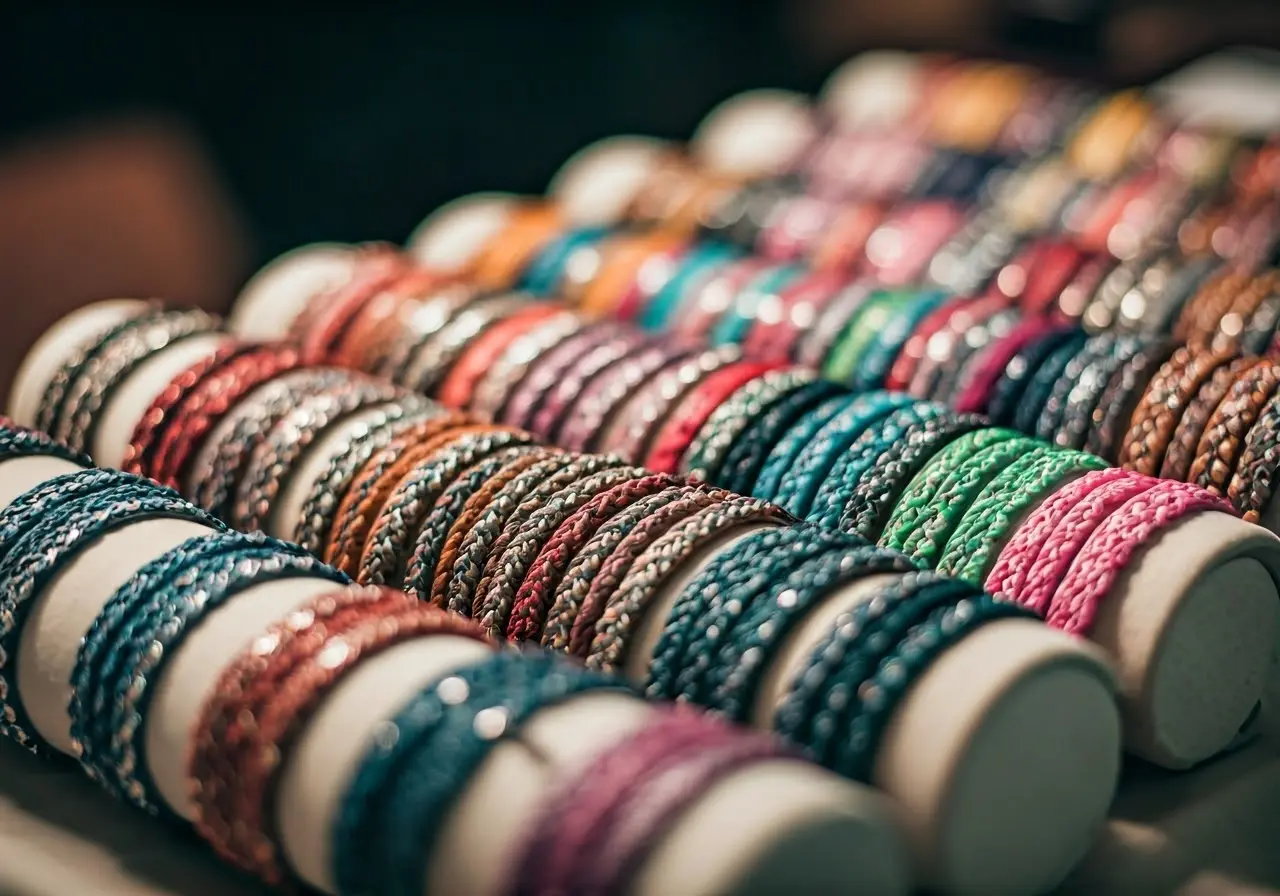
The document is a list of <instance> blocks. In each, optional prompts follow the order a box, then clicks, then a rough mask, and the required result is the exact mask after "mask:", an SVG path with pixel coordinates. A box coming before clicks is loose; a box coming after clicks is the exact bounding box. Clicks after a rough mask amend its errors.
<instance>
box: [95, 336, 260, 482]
mask: <svg viewBox="0 0 1280 896" xmlns="http://www.w3.org/2000/svg"><path fill="white" fill-rule="evenodd" d="M257 348H258V346H256V345H254V344H242V343H237V342H234V341H232V340H231V338H230V337H227V340H226V342H225V343H224V344H223V345H221V346H219V347H218V348H217V349H215V350H214V351H213V352H212V353H210V354H208V355H205V356H204V357H203V358H201V359H200V360H199V361H196V362H195V363H194V364H192V365H191V366H190V367H188V368H187V369H186V370H184V371H182V373H180V374H178V375H177V376H176V377H174V378H173V379H172V380H170V381H169V384H168V385H167V386H165V388H164V391H162V392H161V393H160V394H159V395H157V396H156V397H155V398H154V399H153V400H152V402H151V404H150V406H148V408H147V410H146V412H145V413H144V414H143V415H142V418H141V419H139V420H138V423H137V425H136V426H134V428H133V434H132V435H131V436H130V437H129V444H128V446H127V447H126V448H125V451H124V458H123V459H122V460H121V462H120V469H122V470H124V471H125V472H126V473H132V474H134V475H135V476H149V477H152V478H155V473H156V472H157V471H156V469H155V455H156V451H157V450H158V449H159V447H160V440H161V438H162V437H163V435H164V432H165V430H166V429H168V428H169V427H170V426H172V425H173V423H174V421H173V419H172V418H173V415H174V412H175V410H176V409H177V408H179V407H181V405H182V404H183V403H184V402H185V401H187V399H188V398H190V396H191V393H192V392H193V391H194V390H195V389H196V387H197V386H199V385H200V383H201V381H203V380H204V379H206V378H207V377H210V376H213V375H215V374H217V373H219V372H221V371H222V370H223V369H225V368H226V366H227V364H228V363H229V362H231V361H234V360H235V359H236V358H237V357H240V356H242V355H245V354H247V353H248V352H252V351H255V350H256V349H257Z"/></svg>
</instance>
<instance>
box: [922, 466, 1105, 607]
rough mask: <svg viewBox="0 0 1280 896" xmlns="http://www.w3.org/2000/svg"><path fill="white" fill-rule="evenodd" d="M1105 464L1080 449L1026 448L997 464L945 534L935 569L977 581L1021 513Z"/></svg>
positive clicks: (1015, 527) (1017, 526)
mask: <svg viewBox="0 0 1280 896" xmlns="http://www.w3.org/2000/svg"><path fill="white" fill-rule="evenodd" d="M1105 468H1106V462H1105V461H1103V460H1101V459H1100V458H1096V457H1094V456H1093V455H1091V454H1085V453H1084V452H1081V451H1070V450H1061V451H1052V450H1043V449H1042V450H1037V451H1030V452H1028V453H1026V454H1024V455H1022V456H1021V457H1019V458H1017V459H1016V460H1014V461H1013V463H1011V464H1009V466H1007V467H1005V468H1004V469H1003V470H1001V471H1000V472H999V473H998V474H997V475H996V477H995V478H994V479H992V480H991V481H990V482H989V483H987V485H986V487H985V488H984V489H983V490H982V492H981V493H980V494H979V495H978V497H977V498H975V499H974V502H973V504H972V505H971V506H970V507H969V509H968V510H966V511H965V514H964V516H963V518H961V520H960V523H959V525H957V526H956V529H955V531H954V532H952V533H951V536H950V537H949V538H948V539H947V543H946V547H945V549H944V550H943V552H942V557H941V559H939V561H938V564H937V569H938V572H940V573H942V574H943V575H950V576H954V577H956V578H959V579H964V580H966V581H969V582H973V583H975V584H978V585H981V584H982V583H983V581H984V580H985V578H986V575H987V569H988V567H989V566H990V565H991V563H992V561H993V560H994V559H995V557H996V556H997V555H998V554H999V548H1000V545H1001V544H1002V543H1003V542H1004V541H1005V540H1006V539H1007V538H1008V537H1009V536H1010V534H1011V533H1013V532H1016V531H1017V530H1018V528H1019V523H1020V521H1021V520H1022V518H1023V517H1024V515H1025V514H1026V513H1027V512H1028V511H1029V510H1031V509H1032V508H1033V507H1034V506H1035V505H1036V504H1037V503H1038V502H1039V501H1040V500H1041V499H1042V498H1043V497H1044V496H1045V495H1046V494H1051V493H1053V492H1054V491H1056V490H1057V489H1058V488H1059V487H1060V486H1061V485H1062V483H1063V482H1065V481H1067V480H1070V479H1075V478H1079V477H1080V476H1081V475H1083V474H1085V473H1089V472H1092V471H1095V470H1102V469H1105Z"/></svg>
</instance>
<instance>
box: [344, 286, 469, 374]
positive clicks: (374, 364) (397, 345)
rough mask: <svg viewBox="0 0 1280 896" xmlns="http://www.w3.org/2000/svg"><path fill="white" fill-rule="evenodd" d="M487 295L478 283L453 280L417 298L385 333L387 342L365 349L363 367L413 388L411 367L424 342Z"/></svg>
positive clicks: (384, 337) (427, 342) (384, 336)
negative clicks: (402, 317)
mask: <svg viewBox="0 0 1280 896" xmlns="http://www.w3.org/2000/svg"><path fill="white" fill-rule="evenodd" d="M402 282H403V281H402ZM485 295H486V294H485V293H484V292H482V291H481V290H480V288H479V287H478V286H476V285H475V284H462V283H453V284H450V285H449V286H447V287H444V288H442V289H434V290H432V291H431V292H430V293H429V294H428V295H427V296H426V297H424V298H422V299H419V300H418V301H417V302H415V304H414V307H413V310H412V311H411V312H408V313H407V314H406V315H405V318H404V320H403V321H401V322H399V326H398V327H396V328H395V329H390V330H389V331H388V332H385V333H383V334H382V339H383V341H384V343H385V344H384V345H382V346H379V347H377V348H374V347H372V346H371V347H369V348H367V349H366V353H365V354H366V361H365V363H364V364H362V365H361V367H362V369H367V370H368V371H369V373H371V374H373V375H374V376H377V377H379V378H381V379H386V380H391V382H393V383H395V384H396V385H398V386H404V387H406V388H410V387H411V386H412V383H413V380H412V378H411V377H410V374H409V368H410V365H412V364H414V363H415V362H416V361H418V360H419V358H418V355H419V354H420V353H421V350H422V348H423V346H426V345H428V344H429V343H430V342H431V340H433V339H435V338H436V337H437V336H439V335H440V332H441V331H442V330H443V329H444V328H445V327H447V326H448V325H449V324H451V323H452V322H453V321H455V320H456V319H457V318H458V316H459V315H461V314H462V313H463V312H465V311H466V310H467V309H468V308H470V307H471V306H472V305H473V304H475V303H476V302H480V301H483V299H484V297H485Z"/></svg>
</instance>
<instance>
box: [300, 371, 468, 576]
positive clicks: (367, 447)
mask: <svg viewBox="0 0 1280 896" xmlns="http://www.w3.org/2000/svg"><path fill="white" fill-rule="evenodd" d="M443 413H444V411H443V409H442V408H441V407H440V406H439V405H437V404H435V402H433V401H431V400H430V399H427V398H422V397H420V396H416V395H413V396H405V397H403V398H401V399H400V400H399V401H396V402H394V403H392V404H381V405H374V406H373V407H372V408H370V409H369V410H368V411H367V412H365V413H361V414H359V416H358V417H352V418H348V419H347V421H345V422H346V423H348V424H352V423H358V424H359V425H357V426H351V427H350V429H349V431H348V432H346V433H344V436H343V440H342V443H341V444H340V445H339V446H338V449H337V451H335V452H334V453H333V454H332V455H331V456H330V458H329V463H328V464H327V465H326V466H325V469H324V472H323V473H321V474H320V476H319V478H317V479H316V480H315V482H314V483H312V485H311V490H310V492H309V493H308V494H307V497H306V499H305V500H304V501H303V504H302V512H301V514H300V515H299V519H298V523H297V525H296V526H295V528H294V530H293V540H294V541H295V542H296V543H297V544H300V545H302V547H303V548H305V549H306V550H307V551H308V552H309V553H312V554H315V555H316V556H317V557H319V556H323V555H324V551H325V548H326V546H327V541H328V538H329V533H330V532H331V531H332V529H333V524H334V519H335V517H336V515H337V512H338V507H339V503H340V499H341V497H342V496H343V495H345V494H346V493H347V489H348V487H349V486H350V485H351V483H352V481H353V480H354V479H355V477H356V475H357V474H358V473H359V472H360V471H361V470H362V469H363V468H364V466H365V464H367V463H368V462H369V460H370V459H371V458H372V457H373V455H374V453H375V452H377V451H380V450H382V449H383V448H385V447H387V445H388V444H390V443H391V440H392V439H394V438H395V437H396V436H398V435H400V434H402V433H404V432H406V431H408V430H410V429H413V428H414V427H415V426H417V425H418V424H420V423H423V422H426V421H428V420H434V419H437V418H439V417H440V416H441V415H442V414H443Z"/></svg>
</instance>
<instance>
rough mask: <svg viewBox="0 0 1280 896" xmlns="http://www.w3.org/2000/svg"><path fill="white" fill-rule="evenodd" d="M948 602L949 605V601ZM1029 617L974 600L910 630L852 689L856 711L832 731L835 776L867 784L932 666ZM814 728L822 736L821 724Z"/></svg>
mask: <svg viewBox="0 0 1280 896" xmlns="http://www.w3.org/2000/svg"><path fill="white" fill-rule="evenodd" d="M948 598H950V599H953V598H951V596H948ZM1028 616H1029V614H1028V613H1027V612H1026V611H1025V610H1023V609H1022V608H1021V607H1018V606H1017V605H1016V604H1010V603H1006V602H1004V601H998V600H995V599H994V598H992V597H991V596H990V595H987V594H972V595H967V596H964V597H961V598H960V599H959V600H957V601H955V602H954V603H952V604H950V605H945V604H944V605H943V606H940V607H938V608H937V609H935V610H934V611H933V612H932V613H931V614H930V615H929V616H928V617H927V618H926V619H924V620H923V621H921V622H920V623H918V624H917V625H915V626H912V627H911V628H910V629H908V630H907V632H906V634H905V635H904V636H903V637H901V638H900V639H899V640H898V641H897V644H896V645H895V647H894V648H893V651H892V652H891V653H890V654H889V655H888V656H887V657H886V658H884V659H883V660H881V661H880V663H879V664H878V666H877V667H876V669H875V672H874V674H873V675H872V676H871V677H869V678H866V679H864V680H863V684H862V686H861V687H858V688H856V689H851V690H852V692H853V693H854V694H855V698H856V702H857V705H856V706H855V707H854V708H853V710H852V713H851V716H852V717H851V718H850V720H849V721H848V723H847V725H842V726H840V727H839V728H837V729H836V730H838V731H839V732H840V736H839V738H837V739H836V740H835V745H836V748H837V751H838V752H837V756H836V759H835V763H834V768H835V770H836V771H838V772H840V773H842V774H844V775H846V776H847V777H849V778H851V779H853V780H855V781H864V782H869V781H870V780H871V778H872V774H873V771H874V768H875V759H876V754H877V752H878V750H879V746H880V743H881V741H882V739H883V737H884V731H885V729H886V728H887V727H888V725H889V721H890V720H891V719H892V717H893V713H894V711H895V710H896V709H897V708H898V707H899V706H900V705H901V702H902V700H903V699H904V698H905V696H906V694H907V693H908V692H909V690H910V688H911V685H912V684H913V683H914V682H915V681H916V680H917V679H918V678H919V677H920V676H921V675H923V674H924V673H925V672H926V671H927V670H928V669H929V667H930V666H931V665H932V664H933V661H934V660H935V659H937V658H938V657H939V656H941V655H942V654H943V653H945V652H946V650H947V649H949V648H950V647H952V646H953V645H955V644H957V643H959V642H960V641H961V640H963V639H964V637H965V636H967V635H968V634H970V633H971V632H973V631H976V630H977V629H979V628H981V627H982V626H984V625H986V624H987V623H990V622H995V621H997V620H1000V619H1019V618H1028ZM837 688H838V686H837ZM837 692H838V693H843V692H842V691H839V690H837ZM815 727H816V728H817V729H818V732H819V734H820V735H821V734H822V733H823V723H822V720H821V719H819V720H818V722H817V723H816V725H815Z"/></svg>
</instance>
